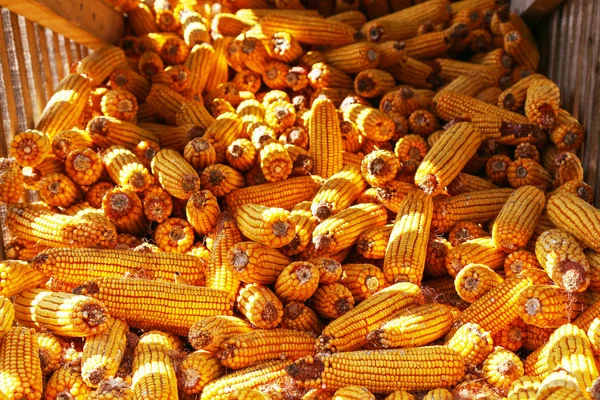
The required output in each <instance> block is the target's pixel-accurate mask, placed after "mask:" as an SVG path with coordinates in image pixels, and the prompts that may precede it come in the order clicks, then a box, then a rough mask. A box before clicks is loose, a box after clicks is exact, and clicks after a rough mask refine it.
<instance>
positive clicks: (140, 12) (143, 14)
mask: <svg viewBox="0 0 600 400" xmlns="http://www.w3.org/2000/svg"><path fill="white" fill-rule="evenodd" d="M127 14H128V16H129V19H130V21H129V22H130V23H131V28H132V30H133V32H134V33H135V35H136V36H141V35H144V34H147V33H151V32H158V26H156V20H155V18H154V14H153V13H152V11H151V9H150V7H148V6H147V5H146V4H144V3H140V4H138V5H137V6H136V7H134V8H133V9H132V10H129V11H128V13H127Z"/></svg>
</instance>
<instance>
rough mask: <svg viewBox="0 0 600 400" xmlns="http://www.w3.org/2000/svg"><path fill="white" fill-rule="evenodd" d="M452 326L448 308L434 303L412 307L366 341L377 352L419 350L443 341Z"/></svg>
mask: <svg viewBox="0 0 600 400" xmlns="http://www.w3.org/2000/svg"><path fill="white" fill-rule="evenodd" d="M453 322H454V316H453V314H452V312H451V309H450V307H449V306H446V305H443V304H436V303H432V304H425V305H422V306H418V305H413V306H408V307H406V308H405V309H403V310H401V311H400V312H399V313H397V314H396V315H395V316H394V318H393V319H390V320H388V321H386V322H384V323H383V324H382V325H381V326H380V327H379V329H377V330H374V331H371V332H370V333H369V334H368V335H367V339H368V340H369V343H370V344H372V345H374V346H376V347H378V348H390V347H391V348H396V347H419V346H423V345H426V344H429V343H431V342H434V341H435V340H437V339H439V338H440V337H442V336H443V335H444V334H445V333H446V332H447V331H448V330H450V327H451V326H452V324H453Z"/></svg>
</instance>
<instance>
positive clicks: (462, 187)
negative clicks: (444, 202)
mask: <svg viewBox="0 0 600 400" xmlns="http://www.w3.org/2000/svg"><path fill="white" fill-rule="evenodd" d="M507 167H508V165H507ZM496 188H497V186H496V185H494V184H493V183H492V182H490V181H488V180H486V179H483V178H480V177H478V176H475V175H469V174H465V173H462V172H461V173H459V174H458V175H457V176H456V178H454V179H453V180H452V182H450V184H449V185H448V187H447V190H448V193H449V194H450V195H452V196H456V195H459V194H464V193H469V192H476V191H479V190H490V189H496Z"/></svg>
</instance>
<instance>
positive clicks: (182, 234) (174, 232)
mask: <svg viewBox="0 0 600 400" xmlns="http://www.w3.org/2000/svg"><path fill="white" fill-rule="evenodd" d="M154 241H155V242H156V244H157V246H158V247H160V249H161V250H162V251H165V252H171V253H185V252H186V251H188V250H189V249H190V248H191V247H192V246H193V244H194V230H193V229H192V225H190V223H189V222H187V221H186V220H184V219H181V218H167V219H166V220H164V221H163V222H161V223H160V224H159V225H158V226H157V227H156V230H155V231H154Z"/></svg>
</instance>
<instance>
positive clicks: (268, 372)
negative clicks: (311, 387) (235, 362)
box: [200, 360, 292, 400]
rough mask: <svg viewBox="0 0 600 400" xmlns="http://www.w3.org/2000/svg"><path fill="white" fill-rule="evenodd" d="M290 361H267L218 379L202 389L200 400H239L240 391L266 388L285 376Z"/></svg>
mask: <svg viewBox="0 0 600 400" xmlns="http://www.w3.org/2000/svg"><path fill="white" fill-rule="evenodd" d="M291 363H292V361H281V360H278V361H267V362H264V363H261V364H258V365H255V366H252V367H248V368H245V369H242V370H239V371H235V372H233V373H231V374H228V375H225V376H224V377H222V378H219V379H217V380H215V381H213V382H211V383H209V384H208V385H206V387H205V388H204V390H203V391H202V397H200V399H201V400H209V399H215V400H227V399H230V398H231V396H234V397H236V398H238V399H240V398H241V395H240V393H241V392H242V391H244V392H248V390H249V389H259V388H260V387H268V386H269V385H271V384H273V383H276V382H277V381H279V380H281V379H282V378H284V377H285V376H286V372H285V368H286V367H287V366H289V365H290V364H291Z"/></svg>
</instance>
